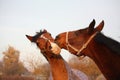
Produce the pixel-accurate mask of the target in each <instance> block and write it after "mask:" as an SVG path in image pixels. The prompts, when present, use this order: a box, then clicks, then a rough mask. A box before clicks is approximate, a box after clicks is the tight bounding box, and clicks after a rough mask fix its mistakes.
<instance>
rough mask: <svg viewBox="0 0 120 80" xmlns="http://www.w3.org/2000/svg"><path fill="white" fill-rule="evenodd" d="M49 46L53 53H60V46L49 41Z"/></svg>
mask: <svg viewBox="0 0 120 80" xmlns="http://www.w3.org/2000/svg"><path fill="white" fill-rule="evenodd" d="M51 47H52V48H51V50H52V52H53V53H54V54H60V52H61V48H60V47H59V46H58V45H57V44H55V43H53V42H51Z"/></svg>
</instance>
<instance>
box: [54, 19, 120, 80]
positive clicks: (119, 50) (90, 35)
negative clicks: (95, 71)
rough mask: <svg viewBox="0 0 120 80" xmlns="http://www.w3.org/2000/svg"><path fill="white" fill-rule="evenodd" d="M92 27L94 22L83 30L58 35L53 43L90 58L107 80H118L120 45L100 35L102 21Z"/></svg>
mask: <svg viewBox="0 0 120 80" xmlns="http://www.w3.org/2000/svg"><path fill="white" fill-rule="evenodd" d="M94 26H95V20H93V21H92V22H91V23H90V24H89V27H87V28H85V29H80V30H75V31H69V32H63V33H60V34H58V35H57V36H56V39H55V42H56V43H57V44H58V45H59V46H60V47H61V48H63V49H66V50H68V51H69V52H70V53H72V54H74V55H77V56H82V55H83V56H88V57H90V58H92V59H93V60H94V61H95V63H96V64H97V66H98V67H99V69H100V70H101V72H102V73H103V75H104V76H105V77H106V79H107V80H120V43H119V42H117V41H115V40H113V39H111V38H109V37H106V36H105V35H103V34H102V33H101V30H102V29H103V26H104V21H102V22H101V23H100V24H99V25H98V26H97V27H96V28H94Z"/></svg>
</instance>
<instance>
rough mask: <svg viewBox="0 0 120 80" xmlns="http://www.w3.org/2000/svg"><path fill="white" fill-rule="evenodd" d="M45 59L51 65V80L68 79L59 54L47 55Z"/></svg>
mask: <svg viewBox="0 0 120 80" xmlns="http://www.w3.org/2000/svg"><path fill="white" fill-rule="evenodd" d="M47 60H48V62H49V64H50V67H51V71H52V77H53V80H68V72H67V68H66V65H65V61H64V60H63V58H62V57H61V55H56V56H52V57H48V56H47Z"/></svg>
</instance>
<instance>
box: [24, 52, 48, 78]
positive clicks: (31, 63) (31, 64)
mask: <svg viewBox="0 0 120 80" xmlns="http://www.w3.org/2000/svg"><path fill="white" fill-rule="evenodd" d="M42 60H44V58H43V59H42V55H40V54H39V55H38V54H36V55H35V54H34V55H33V54H31V55H28V56H26V60H24V64H25V65H26V64H27V65H26V66H27V68H29V70H30V71H31V73H32V74H33V75H36V76H37V75H44V76H48V75H49V65H48V63H47V64H45V63H43V62H42Z"/></svg>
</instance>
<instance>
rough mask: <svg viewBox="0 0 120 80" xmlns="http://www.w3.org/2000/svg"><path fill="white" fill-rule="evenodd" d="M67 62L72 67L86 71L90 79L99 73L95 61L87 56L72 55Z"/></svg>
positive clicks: (93, 78)
mask: <svg viewBox="0 0 120 80" xmlns="http://www.w3.org/2000/svg"><path fill="white" fill-rule="evenodd" d="M69 64H70V65H71V66H72V67H73V68H75V69H78V70H81V71H83V72H84V73H86V74H87V75H88V76H89V79H90V80H95V78H96V77H97V76H98V75H100V74H101V72H100V70H99V69H98V67H97V65H96V64H95V62H94V61H93V60H92V59H90V58H89V57H84V58H78V57H76V56H72V57H71V58H70V59H69Z"/></svg>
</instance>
